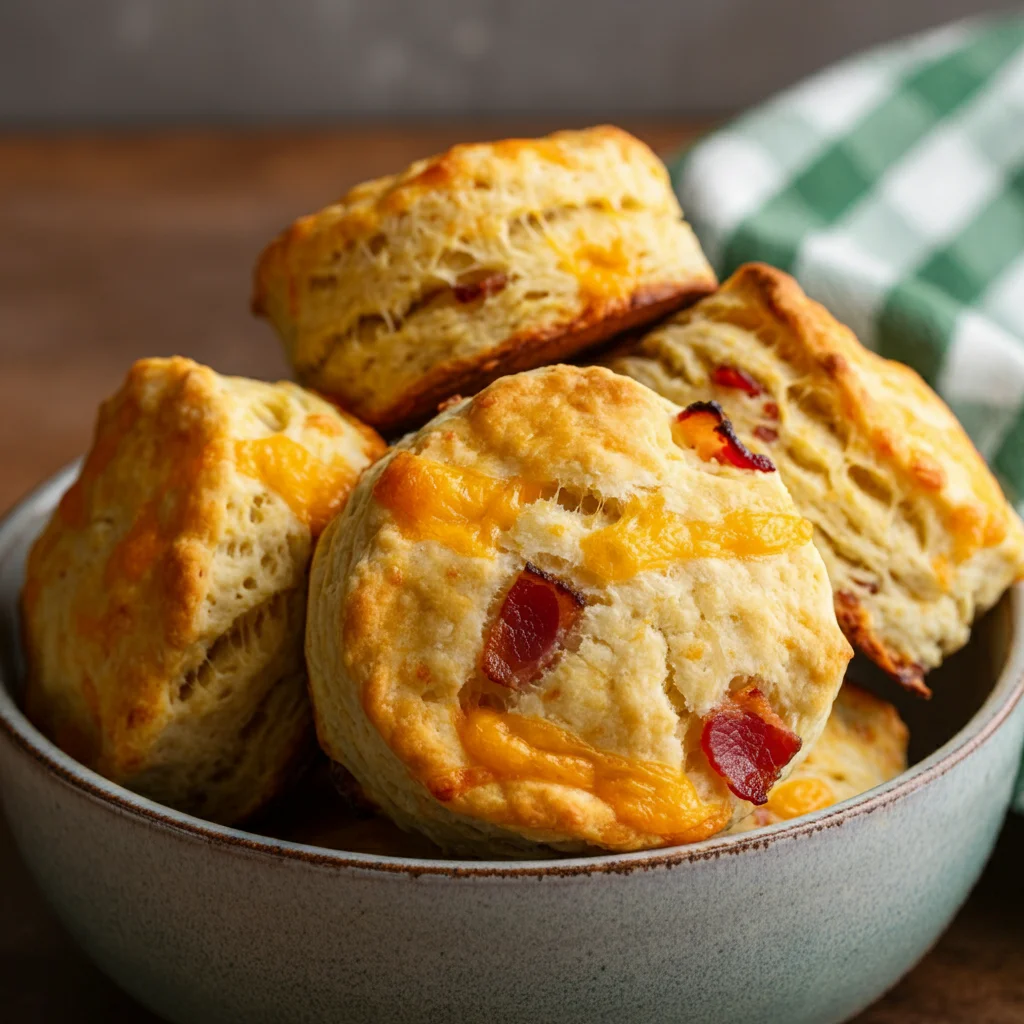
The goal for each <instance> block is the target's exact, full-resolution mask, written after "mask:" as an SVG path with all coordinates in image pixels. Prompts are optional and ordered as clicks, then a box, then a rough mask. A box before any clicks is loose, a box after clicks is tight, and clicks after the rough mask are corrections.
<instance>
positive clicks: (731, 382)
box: [711, 366, 764, 398]
mask: <svg viewBox="0 0 1024 1024" xmlns="http://www.w3.org/2000/svg"><path fill="white" fill-rule="evenodd" d="M711 379H712V380H713V381H714V382H715V383H716V384H717V385H718V386H719V387H720V388H736V389H737V390H739V391H745V392H746V393H747V394H748V395H750V397H751V398H756V397H757V396H758V395H760V394H763V392H764V388H763V387H761V385H760V384H758V383H757V381H756V380H754V378H753V377H751V376H750V374H749V373H747V371H746V370H741V369H739V368H738V367H736V366H716V367H715V370H714V373H712V374H711Z"/></svg>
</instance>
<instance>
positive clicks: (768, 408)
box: [761, 402, 779, 420]
mask: <svg viewBox="0 0 1024 1024" xmlns="http://www.w3.org/2000/svg"><path fill="white" fill-rule="evenodd" d="M761 408H762V410H763V411H764V414H765V416H767V417H768V419H770V420H777V419H778V418H779V407H778V405H776V403H775V402H765V403H764V405H763V406H761Z"/></svg>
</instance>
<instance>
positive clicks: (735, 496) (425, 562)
mask: <svg viewBox="0 0 1024 1024" xmlns="http://www.w3.org/2000/svg"><path fill="white" fill-rule="evenodd" d="M679 413H680V410H679V408H678V407H677V406H675V405H673V404H672V403H671V402H668V401H666V400H665V399H663V398H661V397H659V396H658V395H656V394H655V393H654V392H653V391H650V390H649V389H647V388H645V387H643V386H641V385H639V384H637V383H636V382H634V381H632V380H629V379H628V378H626V377H622V376H618V375H616V374H613V373H611V372H609V371H608V370H604V369H600V368H595V367H591V368H579V367H570V366H555V367H549V368H545V369H539V370H534V371H531V372H527V373H522V374H518V375H514V376H509V377H504V378H502V379H501V380H499V381H497V382H495V383H493V384H491V385H490V386H489V387H488V388H487V389H486V390H484V391H483V392H481V393H480V394H479V395H477V396H476V397H475V398H473V399H471V400H464V401H462V402H461V403H459V404H458V405H455V406H453V407H452V408H450V409H449V410H447V411H446V412H444V413H442V414H441V415H440V416H438V417H437V418H435V419H434V420H433V421H432V422H431V423H430V424H428V425H427V426H426V427H424V428H423V429H422V430H421V431H420V432H419V433H418V434H415V435H412V436H409V437H407V438H406V439H404V440H403V441H402V442H401V443H400V444H399V445H398V446H397V448H395V449H393V450H392V452H390V453H389V455H388V456H386V457H385V458H384V459H383V460H382V461H381V462H379V463H378V464H377V465H376V466H375V467H373V468H372V469H371V470H369V471H368V472H367V473H366V474H365V475H364V476H363V478H362V479H361V481H360V483H359V484H358V485H357V487H356V489H355V491H354V492H353V495H352V498H351V500H350V502H349V504H348V506H347V507H346V509H345V511H344V512H343V513H342V515H340V516H339V517H338V518H337V519H336V520H335V521H334V522H333V523H332V524H331V526H329V527H328V529H327V530H326V532H325V534H324V536H323V537H322V539H321V542H320V545H319V546H318V548H317V552H316V555H315V558H314V562H313V570H312V577H311V582H310V604H309V619H308V627H307V644H306V655H307V663H308V666H309V674H310V692H311V696H312V699H313V704H314V714H315V718H316V724H317V731H318V736H319V739H320V743H321V746H322V747H323V748H324V750H325V751H326V752H327V754H328V756H330V757H331V758H332V759H333V760H335V761H337V762H340V763H341V764H342V765H344V766H345V767H346V768H347V769H348V770H349V771H350V772H351V773H352V774H353V775H354V776H355V777H356V779H357V781H358V782H359V784H360V785H361V786H362V787H363V789H364V790H365V792H366V794H367V795H368V796H369V798H370V799H371V800H372V801H373V802H374V803H376V804H377V805H378V806H379V807H380V808H382V809H383V810H384V812H385V813H387V814H388V815H389V816H390V817H391V818H392V819H393V820H395V821H396V822H397V823H398V824H399V825H401V826H402V827H403V828H406V829H412V830H418V831H420V832H422V833H424V834H426V835H427V836H428V837H429V838H431V839H432V840H434V841H435V842H437V843H438V844H439V845H441V846H442V847H445V848H446V849H448V850H451V851H455V852H461V853H466V854H475V855H480V854H492V855H511V856H523V855H531V854H532V855H538V854H542V853H543V852H544V850H545V849H547V850H550V848H552V847H554V848H557V849H560V850H566V851H584V850H593V849H594V848H605V849H613V850H632V849H641V848H647V847H657V846H666V845H671V844H676V843H684V842H692V841H696V840H699V839H702V838H705V837H707V836H709V835H712V834H714V833H716V832H718V831H720V830H721V829H723V828H725V827H726V826H727V825H728V824H729V823H730V821H731V820H732V819H733V817H734V816H735V815H738V814H743V813H746V812H747V811H748V810H749V807H750V805H749V804H748V803H746V802H744V801H743V800H740V799H739V798H738V797H737V796H735V795H733V792H732V791H731V789H730V786H729V785H727V783H726V780H725V779H724V777H723V776H722V775H721V774H720V773H719V772H718V771H716V770H715V769H714V768H713V767H712V765H711V763H710V761H709V757H708V756H707V755H706V754H705V752H704V749H703V740H702V736H703V730H704V728H705V724H706V723H707V721H709V719H711V718H714V717H715V716H716V715H717V714H718V713H719V710H720V709H721V708H722V707H723V706H728V705H730V702H731V701H732V699H733V697H734V696H735V695H736V694H737V693H738V692H740V691H743V692H747V691H746V688H748V687H749V686H751V685H752V684H756V688H757V689H758V691H759V692H760V693H761V694H762V695H763V698H764V700H766V702H767V705H769V706H770V709H771V711H770V713H769V716H770V715H771V714H774V715H776V716H777V717H778V720H779V722H780V723H782V724H783V725H784V727H785V728H786V729H787V730H791V731H792V733H795V735H796V737H797V739H796V742H797V743H799V741H800V740H802V741H803V742H804V743H805V744H806V745H808V746H809V745H810V744H811V743H813V741H814V740H815V739H816V738H817V736H818V734H819V733H820V731H821V729H822V728H823V727H824V725H825V721H826V719H827V717H828V713H829V709H830V708H831V706H832V701H833V700H834V698H835V694H836V692H837V690H838V689H839V685H840V682H841V680H842V676H843V672H844V669H845V667H846V664H847V661H848V660H849V658H850V656H851V650H850V647H849V645H848V644H847V643H846V641H845V639H844V638H843V635H842V633H841V632H840V630H839V627H838V626H837V625H836V621H835V614H834V612H833V609H832V600H831V591H830V589H829V586H828V579H827V576H826V573H825V568H824V565H823V564H822V561H821V558H820V556H819V555H818V554H817V552H816V551H815V548H814V545H813V544H812V543H811V540H810V536H811V529H810V524H809V523H807V522H806V521H805V520H804V519H802V518H801V517H800V516H799V515H798V514H797V512H796V509H795V508H794V506H793V504H792V501H791V499H790V498H789V495H788V494H787V493H786V490H785V488H784V486H783V485H782V482H781V480H780V478H779V475H778V474H777V473H775V472H767V471H753V470H748V469H740V468H736V467H734V466H730V465H726V464H723V463H720V462H718V461H715V460H711V461H705V458H704V457H703V456H702V455H701V454H700V453H699V452H698V451H697V450H695V449H694V448H693V447H692V446H690V445H689V444H688V443H687V442H685V440H684V438H683V437H682V436H681V434H680V433H679V431H678V429H677V428H678V423H677V418H678V416H679ZM517 588H520V590H521V591H522V593H525V594H527V595H532V596H530V597H529V600H527V601H525V603H522V602H521V601H520V602H519V603H517V601H518V599H515V600H514V598H515V594H516V593H517ZM510 606H511V612H510V611H509V609H510ZM545 630H547V632H546V633H545ZM502 637H504V640H502ZM545 637H546V640H545V639H544V638H545ZM539 638H540V639H539ZM552 638H556V641H557V642H555V641H554V640H553V641H552V642H551V643H550V644H547V646H545V643H547V640H551V639H552ZM541 640H544V642H541ZM755 724H756V723H755Z"/></svg>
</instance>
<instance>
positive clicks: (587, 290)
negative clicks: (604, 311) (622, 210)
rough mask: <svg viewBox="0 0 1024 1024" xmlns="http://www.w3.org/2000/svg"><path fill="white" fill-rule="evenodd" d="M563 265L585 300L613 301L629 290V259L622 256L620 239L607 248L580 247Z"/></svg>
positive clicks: (594, 246) (564, 260)
mask: <svg viewBox="0 0 1024 1024" xmlns="http://www.w3.org/2000/svg"><path fill="white" fill-rule="evenodd" d="M562 263H563V266H564V268H565V269H566V270H567V271H568V272H569V273H570V274H572V275H573V276H574V277H575V278H576V280H577V281H578V282H579V287H580V292H581V293H582V294H583V295H584V296H585V297H588V298H608V297H615V296H618V295H622V294H625V293H627V292H628V291H629V290H630V287H631V282H632V275H631V274H630V269H631V267H630V259H629V257H628V256H627V255H626V253H625V252H623V249H622V239H621V238H616V239H615V241H614V242H612V244H611V245H608V246H600V245H594V244H591V243H587V244H585V245H582V246H580V247H579V248H578V249H577V250H576V251H575V252H574V253H573V254H572V256H571V257H568V258H563V260H562Z"/></svg>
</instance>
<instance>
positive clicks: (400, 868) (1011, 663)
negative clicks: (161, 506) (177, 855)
mask: <svg viewBox="0 0 1024 1024" xmlns="http://www.w3.org/2000/svg"><path fill="white" fill-rule="evenodd" d="M80 461H81V460H77V461H76V462H73V463H71V464H69V465H67V466H65V467H64V468H63V469H61V470H59V471H58V472H57V473H56V474H54V475H53V476H51V477H50V478H49V479H48V480H46V481H45V482H44V483H42V484H41V485H40V486H38V487H37V488H35V489H34V490H33V491H31V492H29V494H27V495H26V496H25V497H23V498H22V499H21V500H20V501H18V502H17V503H16V504H15V505H14V506H12V508H11V509H10V510H9V511H8V512H7V513H6V514H5V515H4V516H3V517H2V518H0V580H2V579H3V578H4V577H6V576H7V575H8V574H10V573H12V572H13V568H12V564H11V563H12V562H14V561H15V560H16V558H17V556H18V555H19V554H20V553H21V552H23V551H27V548H28V546H29V545H30V544H31V542H32V541H33V540H34V539H35V536H36V534H37V530H36V529H35V527H34V522H33V521H34V520H36V519H37V518H38V516H39V514H40V513H44V514H45V513H49V512H50V511H51V510H52V508H53V507H55V505H56V502H57V500H58V498H59V497H60V495H61V494H62V493H63V491H64V490H66V488H67V486H68V485H69V484H70V482H71V480H72V478H73V477H74V475H75V473H76V472H77V470H78V467H79V465H80ZM1010 602H1011V606H1010V626H1011V640H1010V644H1009V648H1008V651H1007V657H1006V663H1005V664H1004V666H1003V668H1002V671H1001V672H1000V674H999V678H998V679H997V680H996V683H995V685H994V686H993V687H992V691H991V692H990V693H989V695H988V697H986V699H985V701H984V703H983V704H982V706H981V707H980V708H979V709H978V710H977V711H976V712H975V713H974V715H972V716H971V718H970V719H968V721H967V722H966V723H965V724H964V726H963V727H962V728H961V729H960V730H958V732H957V733H956V734H955V735H954V736H953V737H952V738H951V739H949V740H948V741H947V742H946V743H944V744H943V745H942V746H941V747H939V748H938V749H937V750H935V751H933V752H932V753H931V754H929V755H928V756H927V757H926V758H924V759H922V760H921V761H919V762H918V763H917V764H915V765H913V766H912V767H911V768H909V769H907V771H905V772H903V773H902V774H900V775H898V776H896V778H894V779H892V780H890V781H889V782H887V783H885V784H883V785H882V786H879V787H876V788H875V789H872V790H869V791H868V792H867V793H865V794H861V795H860V796H855V797H851V798H850V799H848V800H844V801H842V802H841V803H837V804H834V805H832V806H831V807H827V808H824V809H823V810H820V811H816V812H814V813H813V814H809V815H804V816H801V817H799V818H794V819H793V820H792V821H788V822H779V823H777V824H775V825H769V826H766V827H764V828H760V829H756V830H752V831H750V832H746V833H740V834H737V835H729V836H726V835H721V834H720V835H718V836H712V837H711V838H710V839H705V840H703V841H702V842H699V843H693V844H690V845H687V846H674V847H663V848H659V849H654V850H640V851H636V852H632V853H610V854H598V855H595V856H590V857H572V858H559V859H553V858H552V859H542V860H522V861H513V860H479V861H475V860H456V859H436V860H434V859H429V860H428V859H426V858H419V857H399V856H389V855H384V854H370V853H353V852H349V851H345V850H332V849H328V848H326V847H321V846H310V845H307V844H304V843H295V842H291V841H289V840H285V839H274V838H271V837H268V836H262V835H259V834H257V833H254V832H247V831H245V830H244V829H238V828H232V827H229V826H227V825H217V824H215V823H213V822H210V821H206V820H204V819H201V818H196V817H193V816H192V815H189V814H185V813H184V812H182V811H176V810H174V809H173V808H170V807H167V806H165V805H163V804H158V803H156V802H155V801H153V800H149V799H148V798H146V797H143V796H139V795H138V794H136V793H133V792H132V791H131V790H128V789H126V788H125V787H123V786H120V785H118V784H117V783H115V782H111V781H110V780H109V779H106V778H104V777H103V776H101V775H99V774H97V773H96V772H94V771H92V770H91V769H89V768H86V767H85V766H84V765H83V764H80V763H79V762H78V761H75V760H74V759H73V758H71V757H69V756H68V755H67V754H65V753H64V752H63V751H62V750H60V749H59V748H58V747H56V746H55V745H54V744H53V743H51V742H50V740H48V739H47V738H46V737H45V736H43V734H42V733H40V732H39V731H38V730H37V729H36V728H35V726H34V725H32V723H31V722H30V721H29V720H28V718H27V717H26V716H25V715H24V713H23V712H22V711H21V709H20V707H18V704H17V702H16V700H15V698H14V691H13V687H11V686H10V685H9V682H8V679H7V675H8V673H7V669H6V667H5V666H4V665H3V664H2V663H0V736H3V737H5V738H6V739H7V740H8V741H9V742H10V743H11V744H12V745H13V746H14V747H15V748H17V749H18V750H19V751H20V752H21V753H22V754H24V755H27V756H28V757H30V758H31V759H33V760H34V761H35V762H36V763H37V765H39V766H40V767H42V768H43V769H44V770H46V772H47V773H48V774H50V775H51V776H53V777H55V778H56V779H57V780H58V781H59V782H60V783H62V784H63V785H65V786H67V787H68V788H70V789H72V790H74V791H76V792H77V793H78V794H79V795H81V796H84V797H85V798H86V799H88V800H91V801H93V802H96V803H100V804H102V805H105V806H106V807H107V808H108V809H110V810H114V811H120V812H121V813H123V814H126V815H128V816H129V817H131V818H133V819H135V820H137V821H138V822H139V823H141V824H147V825H150V826H152V827H155V828H157V829H159V830H166V831H170V832H173V833H176V834H178V835H179V836H182V837H190V838H193V839H199V840H202V841H203V842H205V843H207V844H209V845H212V846H217V847H226V848H229V849H234V850H236V851H238V852H246V853H249V854H252V855H257V856H266V857H270V858H272V859H284V860H286V861H294V862H299V863H304V864H307V865H312V866H317V867H323V868H328V869H343V870H355V871H359V872H368V873H370V874H373V875H378V876H379V875H396V874H397V875H405V876H411V877H420V876H429V875H438V876H444V877H448V878H476V879H481V878H524V877H525V878H536V877H552V876H554V877H567V876H584V877H592V876H600V875H605V874H620V875H622V874H631V873H633V872H637V871H649V870H651V869H655V868H676V867H681V866H684V865H687V864H696V863H699V862H701V861H707V860H716V859H718V858H719V857H721V856H725V855H738V854H742V853H745V852H748V851H752V850H759V849H765V848H767V847H769V846H771V845H773V844H774V843H776V842H779V841H781V840H785V839H792V838H794V837H796V836H800V835H807V834H811V833H814V832H820V831H823V830H826V829H830V828H835V827H837V826H840V825H842V824H843V823H844V822H846V821H848V820H850V819H852V818H860V817H864V816H866V815H869V814H872V813H874V812H875V811H878V810H880V809H882V808H884V807H886V806H888V805H889V804H892V803H894V802H896V801H898V800H901V799H903V798H904V797H907V796H909V795H910V794H911V793H913V792H915V791H916V790H918V789H920V788H921V787H922V786H925V785H927V784H928V783H929V782H931V781H932V780H934V779H936V778H938V777H940V776H942V775H945V774H946V772H948V771H950V770H951V769H952V768H954V767H955V766H956V765H957V764H959V763H960V762H961V761H963V760H964V759H965V758H967V757H968V756H970V754H972V753H973V752H974V751H975V750H976V749H977V748H978V747H980V746H982V745H983V744H984V743H985V742H987V741H988V740H989V739H990V738H991V736H992V735H993V734H994V733H995V732H997V731H998V730H999V728H1000V726H1001V725H1002V724H1003V723H1004V722H1005V721H1006V720H1007V719H1008V718H1009V716H1010V715H1011V713H1012V712H1013V710H1014V708H1015V707H1016V706H1017V704H1018V703H1019V702H1020V700H1021V698H1022V697H1024V582H1022V583H1018V584H1016V585H1015V586H1014V587H1012V588H1011V591H1010ZM10 618H11V619H12V621H15V620H17V615H12V616H11V617H10ZM0 642H4V643H8V644H10V645H11V648H12V650H11V652H10V653H11V656H12V657H10V658H9V659H8V660H13V661H14V662H15V663H16V664H17V662H18V661H19V660H20V659H19V654H20V649H21V640H20V637H19V636H18V635H17V632H16V630H14V631H11V633H10V634H9V635H6V636H0ZM16 670H17V669H16Z"/></svg>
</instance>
